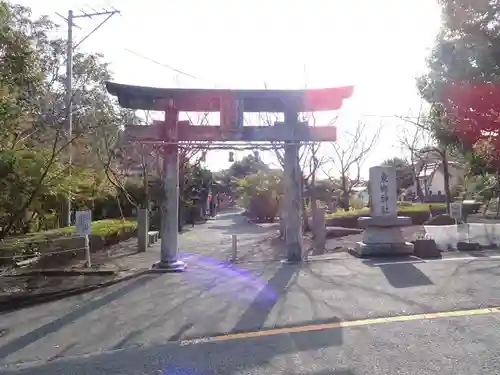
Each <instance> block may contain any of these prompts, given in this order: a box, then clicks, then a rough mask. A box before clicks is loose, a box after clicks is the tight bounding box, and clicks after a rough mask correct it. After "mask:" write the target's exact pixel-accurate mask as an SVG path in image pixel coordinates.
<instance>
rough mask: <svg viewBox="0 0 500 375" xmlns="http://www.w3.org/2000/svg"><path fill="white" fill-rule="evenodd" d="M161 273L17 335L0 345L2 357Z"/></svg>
mask: <svg viewBox="0 0 500 375" xmlns="http://www.w3.org/2000/svg"><path fill="white" fill-rule="evenodd" d="M159 276H160V275H148V276H142V277H140V278H137V279H135V280H133V281H132V282H130V283H128V284H126V285H123V286H122V287H120V288H119V289H117V290H115V291H114V292H111V293H109V294H105V295H104V296H102V297H101V298H98V299H93V300H90V301H89V302H87V303H83V304H82V305H81V306H79V307H76V308H75V309H74V310H72V311H71V312H69V313H68V314H66V315H64V316H62V317H60V318H57V319H55V320H53V321H51V322H50V323H47V324H44V325H43V326H41V327H38V328H36V329H35V330H33V331H31V332H28V333H26V334H25V335H23V336H20V337H17V338H15V339H13V340H12V341H10V342H8V343H7V344H4V345H2V346H0V358H6V357H7V356H9V355H11V354H13V353H15V352H17V351H18V350H21V349H23V348H25V347H27V346H28V345H30V344H32V343H34V342H36V341H38V340H40V339H42V338H44V337H45V336H47V335H49V334H51V333H54V332H57V331H58V330H60V329H61V328H63V327H65V326H67V325H69V324H71V323H73V322H75V321H76V320H78V319H80V318H82V317H84V316H85V315H87V314H89V313H91V312H93V311H95V310H97V309H99V308H101V307H103V306H105V305H107V304H109V303H111V302H113V301H115V300H117V299H119V298H121V297H123V296H125V295H126V294H128V293H130V292H132V291H133V290H135V289H137V288H140V287H142V286H143V285H145V284H146V283H148V282H149V281H151V280H152V279H155V278H157V277H159Z"/></svg>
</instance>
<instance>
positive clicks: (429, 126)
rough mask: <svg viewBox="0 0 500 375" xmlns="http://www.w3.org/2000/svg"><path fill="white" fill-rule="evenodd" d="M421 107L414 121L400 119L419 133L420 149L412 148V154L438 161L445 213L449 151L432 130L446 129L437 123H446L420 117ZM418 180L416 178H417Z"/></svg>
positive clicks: (449, 197) (408, 118)
mask: <svg viewBox="0 0 500 375" xmlns="http://www.w3.org/2000/svg"><path fill="white" fill-rule="evenodd" d="M421 113H422V106H421V108H420V111H419V114H418V116H417V117H416V119H414V118H412V117H400V118H401V119H402V120H404V121H405V122H407V123H410V124H413V125H414V126H415V127H416V129H417V131H419V132H420V139H421V140H422V141H421V144H420V145H422V147H419V148H413V152H414V153H415V155H416V156H417V157H419V158H420V159H427V158H428V157H429V156H430V155H437V156H438V157H439V159H440V165H441V166H442V168H443V178H444V190H445V194H444V195H445V199H446V207H447V211H448V212H449V211H450V199H451V189H450V171H449V158H450V150H449V147H448V145H446V144H442V143H441V142H439V140H438V139H437V138H436V137H435V135H434V134H435V133H434V131H433V129H436V128H439V129H446V126H445V124H441V123H437V122H440V121H446V119H444V118H440V116H433V121H434V122H431V121H429V120H428V118H427V117H426V116H423V115H421ZM420 145H419V146H420ZM417 180H418V178H417Z"/></svg>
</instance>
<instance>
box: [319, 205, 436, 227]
mask: <svg viewBox="0 0 500 375" xmlns="http://www.w3.org/2000/svg"><path fill="white" fill-rule="evenodd" d="M429 207H430V210H431V212H432V215H438V214H443V213H446V205H445V204H441V203H437V204H435V203H434V204H425V203H417V204H412V205H399V206H398V216H408V217H410V218H411V221H412V224H413V225H423V224H424V223H425V222H426V221H427V220H429ZM362 216H370V209H369V208H363V209H361V210H353V211H346V212H336V213H333V214H327V215H326V217H325V221H326V225H327V226H332V227H344V228H357V227H358V218H360V217H362Z"/></svg>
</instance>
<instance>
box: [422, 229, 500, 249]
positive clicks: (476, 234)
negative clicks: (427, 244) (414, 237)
mask: <svg viewBox="0 0 500 375" xmlns="http://www.w3.org/2000/svg"><path fill="white" fill-rule="evenodd" d="M424 229H425V232H426V234H427V235H428V236H429V237H430V238H432V239H433V240H434V241H435V242H436V245H437V247H438V248H439V249H440V250H454V249H456V248H457V244H458V243H459V242H468V243H477V244H478V245H479V246H481V247H483V248H485V247H486V248H488V247H500V224H496V223H491V224H490V223H469V224H459V225H440V226H434V225H424Z"/></svg>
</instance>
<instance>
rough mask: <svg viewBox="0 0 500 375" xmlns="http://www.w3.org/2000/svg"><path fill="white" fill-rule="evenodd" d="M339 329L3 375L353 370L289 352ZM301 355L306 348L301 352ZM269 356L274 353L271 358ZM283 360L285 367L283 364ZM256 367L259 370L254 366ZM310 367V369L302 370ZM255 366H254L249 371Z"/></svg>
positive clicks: (118, 355)
mask: <svg viewBox="0 0 500 375" xmlns="http://www.w3.org/2000/svg"><path fill="white" fill-rule="evenodd" d="M338 331H340V330H339V329H336V330H325V331H316V332H304V333H297V334H281V335H272V336H264V337H256V338H248V339H241V340H229V341H221V342H212V343H200V344H193V345H187V346H181V345H179V344H178V343H166V344H161V345H158V344H155V345H150V346H134V347H127V348H125V349H123V350H116V351H110V352H104V353H103V352H100V353H94V354H92V355H85V356H79V357H68V358H64V359H62V360H54V361H51V362H38V363H33V364H32V365H31V366H30V367H28V368H22V366H16V368H15V369H13V370H11V371H8V370H7V369H5V371H3V372H2V374H3V375H14V374H17V375H53V374H73V375H90V374H97V373H100V374H106V375H122V374H137V375H139V374H144V375H145V374H148V375H210V374H214V375H215V374H217V375H219V374H220V375H225V374H227V375H233V374H235V373H257V372H259V370H260V372H259V373H270V374H299V373H308V374H309V373H310V374H314V375H329V374H331V375H353V374H354V373H353V372H352V371H351V370H349V369H339V370H333V371H332V370H330V371H328V370H323V371H314V370H315V369H314V368H308V369H302V368H301V369H299V367H300V366H301V365H300V363H299V364H297V363H296V361H295V360H294V358H296V354H297V353H301V352H302V353H304V352H305V351H307V350H308V348H313V347H316V348H318V349H319V348H321V349H322V350H326V349H327V347H328V346H331V344H327V345H325V342H324V341H326V340H323V339H321V336H323V337H324V338H326V337H327V336H330V337H332V336H335V335H338ZM306 355H307V354H306ZM274 358H279V359H277V361H276V363H273V359H274ZM283 365H284V366H285V367H283ZM315 366H316V368H321V367H323V366H324V367H332V366H336V363H335V360H334V359H329V358H328V357H324V358H318V359H317V361H316V364H315ZM257 368H260V369H259V370H256V369H257ZM307 370H311V371H312V372H307ZM255 371H257V372H255Z"/></svg>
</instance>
